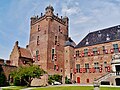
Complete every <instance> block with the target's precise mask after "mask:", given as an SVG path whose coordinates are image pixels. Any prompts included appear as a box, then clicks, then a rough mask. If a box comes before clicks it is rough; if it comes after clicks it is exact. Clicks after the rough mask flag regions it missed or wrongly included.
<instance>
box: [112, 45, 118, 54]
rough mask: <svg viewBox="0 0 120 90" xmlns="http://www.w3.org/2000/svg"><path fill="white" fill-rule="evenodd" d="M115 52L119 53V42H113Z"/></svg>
mask: <svg viewBox="0 0 120 90" xmlns="http://www.w3.org/2000/svg"><path fill="white" fill-rule="evenodd" d="M113 49H114V53H118V51H119V50H118V44H113Z"/></svg>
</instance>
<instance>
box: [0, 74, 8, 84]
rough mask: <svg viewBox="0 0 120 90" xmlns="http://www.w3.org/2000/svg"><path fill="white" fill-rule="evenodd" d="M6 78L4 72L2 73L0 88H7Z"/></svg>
mask: <svg viewBox="0 0 120 90" xmlns="http://www.w3.org/2000/svg"><path fill="white" fill-rule="evenodd" d="M6 85H7V83H6V77H5V75H4V73H3V72H0V86H6Z"/></svg>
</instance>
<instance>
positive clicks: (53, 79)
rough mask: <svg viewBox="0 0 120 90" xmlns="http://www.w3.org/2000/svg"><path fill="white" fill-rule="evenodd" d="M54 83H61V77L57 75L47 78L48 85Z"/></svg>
mask: <svg viewBox="0 0 120 90" xmlns="http://www.w3.org/2000/svg"><path fill="white" fill-rule="evenodd" d="M54 81H57V82H61V83H62V76H61V75H58V74H54V75H49V77H48V83H49V84H52V83H53V82H54Z"/></svg>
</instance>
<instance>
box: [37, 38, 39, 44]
mask: <svg viewBox="0 0 120 90" xmlns="http://www.w3.org/2000/svg"><path fill="white" fill-rule="evenodd" d="M37 45H39V36H37Z"/></svg>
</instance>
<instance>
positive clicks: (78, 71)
mask: <svg viewBox="0 0 120 90" xmlns="http://www.w3.org/2000/svg"><path fill="white" fill-rule="evenodd" d="M76 72H77V73H80V64H76Z"/></svg>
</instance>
